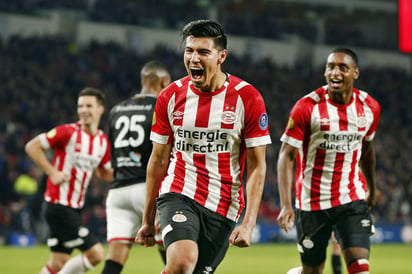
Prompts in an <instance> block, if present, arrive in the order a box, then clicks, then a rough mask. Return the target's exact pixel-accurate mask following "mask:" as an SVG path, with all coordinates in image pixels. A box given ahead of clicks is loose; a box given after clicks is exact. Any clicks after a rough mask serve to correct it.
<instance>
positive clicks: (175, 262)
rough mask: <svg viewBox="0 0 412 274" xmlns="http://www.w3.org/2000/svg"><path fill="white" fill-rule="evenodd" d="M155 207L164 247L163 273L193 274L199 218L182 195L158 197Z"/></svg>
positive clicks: (196, 252)
mask: <svg viewBox="0 0 412 274" xmlns="http://www.w3.org/2000/svg"><path fill="white" fill-rule="evenodd" d="M157 206H158V209H159V212H160V225H161V228H162V235H163V240H164V245H165V247H166V257H167V264H166V267H165V269H164V272H165V273H193V270H194V269H195V266H196V263H197V260H198V253H199V250H198V245H197V241H198V237H199V217H198V213H197V212H196V209H195V208H194V207H193V201H192V200H191V199H190V198H187V197H185V196H183V195H179V194H175V193H167V194H163V195H161V196H159V198H158V199H157Z"/></svg>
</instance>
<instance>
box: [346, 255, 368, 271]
mask: <svg viewBox="0 0 412 274" xmlns="http://www.w3.org/2000/svg"><path fill="white" fill-rule="evenodd" d="M348 272H349V274H357V273H359V274H362V273H369V261H368V260H367V259H358V260H356V261H354V262H353V263H351V264H350V265H349V266H348Z"/></svg>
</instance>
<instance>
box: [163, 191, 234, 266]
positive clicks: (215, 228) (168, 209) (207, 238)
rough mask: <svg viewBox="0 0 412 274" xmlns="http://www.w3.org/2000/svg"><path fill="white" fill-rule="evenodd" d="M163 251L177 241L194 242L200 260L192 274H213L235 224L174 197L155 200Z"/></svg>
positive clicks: (190, 202)
mask: <svg viewBox="0 0 412 274" xmlns="http://www.w3.org/2000/svg"><path fill="white" fill-rule="evenodd" d="M157 206H158V209H159V213H160V226H161V228H162V236H163V241H164V244H165V247H166V248H167V247H168V246H169V245H170V244H172V243H173V242H175V241H179V240H193V241H195V242H197V244H198V249H199V259H198V261H197V264H196V268H195V271H194V272H193V273H213V272H214V271H215V270H216V267H217V266H218V265H219V263H220V262H221V261H222V260H223V258H224V256H225V254H226V251H227V249H228V247H229V236H230V234H231V233H232V230H233V229H234V227H235V222H233V221H231V220H229V219H227V218H225V217H223V216H221V215H219V214H217V213H215V212H213V211H211V210H209V209H207V208H205V207H203V206H201V205H200V204H198V203H197V202H195V201H194V200H192V199H190V198H189V197H186V196H184V195H180V194H177V193H167V194H163V195H161V196H160V197H159V198H158V199H157Z"/></svg>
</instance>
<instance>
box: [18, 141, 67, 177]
mask: <svg viewBox="0 0 412 274" xmlns="http://www.w3.org/2000/svg"><path fill="white" fill-rule="evenodd" d="M25 151H26V153H27V155H28V156H29V157H30V158H31V159H32V160H33V162H34V163H35V164H36V165H37V166H38V167H39V168H40V169H41V170H42V171H43V172H44V173H46V174H47V176H48V177H49V179H50V180H51V182H52V183H54V184H56V185H58V184H61V183H64V182H66V181H68V180H69V175H68V174H67V173H65V172H63V171H59V170H57V169H56V168H55V167H54V166H53V165H52V164H51V163H50V161H49V159H47V156H46V153H45V150H44V148H43V147H42V145H41V142H40V137H39V136H36V137H34V138H33V139H31V140H30V141H29V142H27V144H26V145H25Z"/></svg>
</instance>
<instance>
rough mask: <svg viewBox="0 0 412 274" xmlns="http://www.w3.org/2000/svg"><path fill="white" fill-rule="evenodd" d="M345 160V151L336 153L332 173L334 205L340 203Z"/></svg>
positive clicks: (332, 198)
mask: <svg viewBox="0 0 412 274" xmlns="http://www.w3.org/2000/svg"><path fill="white" fill-rule="evenodd" d="M344 161H345V153H340V152H338V153H336V158H335V166H334V167H333V171H334V172H333V175H332V185H331V189H330V193H331V204H332V207H335V206H338V205H340V201H339V196H340V193H339V189H340V181H341V179H342V167H343V163H344Z"/></svg>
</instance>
